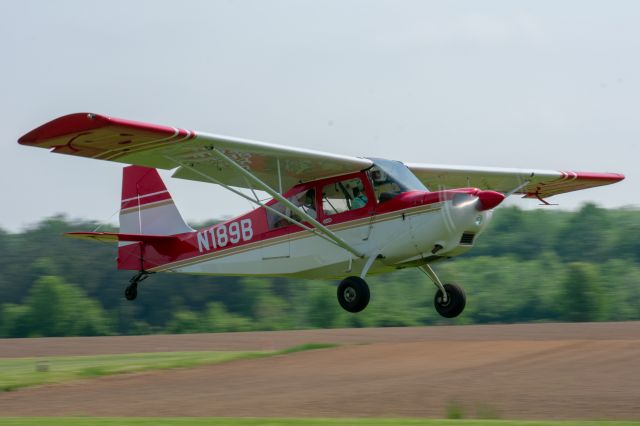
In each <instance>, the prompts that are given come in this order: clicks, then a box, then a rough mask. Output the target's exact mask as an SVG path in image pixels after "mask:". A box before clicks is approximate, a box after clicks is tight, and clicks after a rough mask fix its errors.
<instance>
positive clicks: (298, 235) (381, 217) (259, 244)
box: [149, 202, 442, 272]
mask: <svg viewBox="0 0 640 426" xmlns="http://www.w3.org/2000/svg"><path fill="white" fill-rule="evenodd" d="M441 207H442V202H438V203H433V204H429V205H427V206H417V207H410V208H408V209H403V210H396V211H393V212H389V213H382V214H378V215H373V216H369V217H366V218H362V219H355V220H352V221H348V222H344V223H339V224H336V225H330V226H328V228H329V229H330V230H331V231H344V230H347V229H352V228H357V227H359V226H366V225H375V224H378V223H382V222H388V221H390V220H394V219H398V218H400V217H402V216H405V217H407V216H413V215H416V214H421V213H429V212H434V211H438V210H440V209H441ZM315 236H316V235H314V234H311V233H310V232H309V231H305V230H300V231H297V232H295V233H292V234H287V235H281V236H279V237H273V238H269V239H268V240H264V241H256V242H252V243H248V244H243V245H241V246H235V247H230V248H225V249H221V250H217V251H214V252H211V253H205V254H202V255H198V256H195V257H191V258H189V259H184V260H179V261H176V262H171V263H165V264H163V265H160V266H156V267H154V268H149V271H151V272H161V271H165V270H169V269H175V268H182V267H185V266H191V265H194V264H197V263H201V262H206V261H209V260H213V259H219V258H222V257H227V256H231V255H234V254H240V253H244V252H247V251H250V250H253V249H256V248H268V247H271V246H274V245H276V244H280V243H283V242H286V241H289V242H292V241H297V240H301V239H304V238H313V237H315Z"/></svg>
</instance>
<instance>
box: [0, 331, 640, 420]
mask: <svg viewBox="0 0 640 426" xmlns="http://www.w3.org/2000/svg"><path fill="white" fill-rule="evenodd" d="M308 342H335V343H343V344H345V345H344V346H340V347H338V348H334V349H322V350H315V351H307V352H299V353H294V354H289V355H283V356H277V357H271V358H265V359H257V360H247V361H236V362H230V363H226V364H220V365H212V366H204V367H197V368H191V369H179V370H170V371H156V372H148V373H143V374H132V375H122V376H111V377H103V378H98V379H93V380H86V381H78V382H72V383H67V384H62V385H48V386H41V387H35V388H28V389H22V390H18V391H14V392H5V393H2V394H0V413H2V415H4V416H22V415H37V416H40V415H89V416H277V417H377V416H384V417H440V418H441V417H446V415H447V409H448V407H451V406H459V407H462V409H463V410H464V411H465V412H466V415H467V416H468V417H501V418H522V419H605V418H606V419H640V323H600V324H535V325H508V326H502V325H500V326H460V327H432V328H388V329H356V330H354V329H350V330H309V331H292V332H270V333H235V334H233V333H229V334H202V335H182V336H145V337H104V338H60V339H20V340H0V357H15V356H53V355H62V354H65V355H68V354H78V355H79V354H96V353H127V352H144V351H146V352H148V351H171V350H227V349H270V348H281V347H288V346H293V345H296V344H300V343H308ZM361 343H367V344H361Z"/></svg>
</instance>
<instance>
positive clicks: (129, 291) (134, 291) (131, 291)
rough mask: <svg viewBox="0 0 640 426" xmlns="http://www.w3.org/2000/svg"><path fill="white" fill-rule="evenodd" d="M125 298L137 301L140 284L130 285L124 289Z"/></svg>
mask: <svg viewBox="0 0 640 426" xmlns="http://www.w3.org/2000/svg"><path fill="white" fill-rule="evenodd" d="M124 297H125V298H126V299H127V300H135V299H136V297H138V283H133V284H129V285H128V286H127V288H125V289H124Z"/></svg>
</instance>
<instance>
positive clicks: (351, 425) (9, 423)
mask: <svg viewBox="0 0 640 426" xmlns="http://www.w3.org/2000/svg"><path fill="white" fill-rule="evenodd" d="M40 425H47V426H125V425H130V426H295V425H300V426H325V425H326V426H340V425H344V426H418V425H420V426H638V425H640V422H624V421H623V422H610V421H511V420H423V419H271V418H246V419H245V418H198V417H187V418H185V417H182V418H165V417H155V418H139V417H133V418H132V417H124V418H100V417H14V418H1V417H0V426H40Z"/></svg>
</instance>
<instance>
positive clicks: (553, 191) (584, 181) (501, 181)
mask: <svg viewBox="0 0 640 426" xmlns="http://www.w3.org/2000/svg"><path fill="white" fill-rule="evenodd" d="M405 164H406V166H407V167H409V169H410V170H411V171H412V172H413V174H415V175H416V176H417V177H418V179H420V181H422V183H424V184H425V186H426V187H427V188H429V190H432V191H433V190H437V189H439V188H444V189H446V188H464V187H475V188H480V189H490V190H493V191H498V192H503V193H508V192H510V191H513V190H514V189H516V188H518V187H519V186H521V188H519V189H518V190H516V191H515V193H516V194H524V197H525V198H540V199H544V198H547V197H551V196H552V195H557V194H562V193H565V192H571V191H578V190H581V189H587V188H592V187H596V186H601V185H609V184H612V183H616V182H618V181H621V180H622V179H624V175H622V174H619V173H591V172H569V171H565V172H561V171H554V170H536V169H508V168H498V167H470V166H443V165H436V164H417V163H405Z"/></svg>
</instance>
